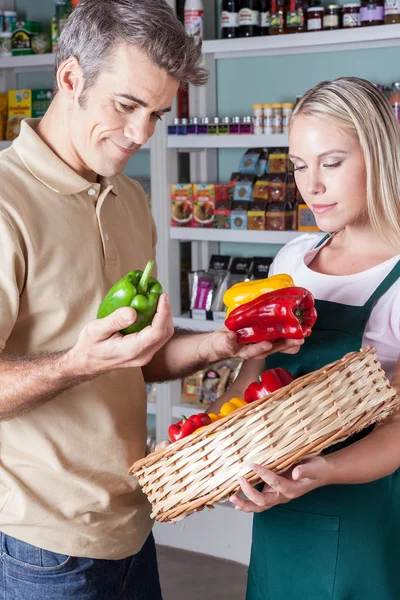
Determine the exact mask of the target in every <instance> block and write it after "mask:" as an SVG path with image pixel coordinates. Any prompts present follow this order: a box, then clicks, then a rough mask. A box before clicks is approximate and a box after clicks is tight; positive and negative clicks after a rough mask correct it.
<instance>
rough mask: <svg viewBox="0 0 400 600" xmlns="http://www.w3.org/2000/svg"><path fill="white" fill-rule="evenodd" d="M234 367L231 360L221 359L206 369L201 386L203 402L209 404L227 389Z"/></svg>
mask: <svg viewBox="0 0 400 600" xmlns="http://www.w3.org/2000/svg"><path fill="white" fill-rule="evenodd" d="M231 371H232V368H231V365H230V363H229V361H226V362H224V361H220V362H219V363H216V364H215V365H213V367H211V368H209V369H207V370H206V372H205V373H204V377H203V382H202V386H201V401H200V402H201V404H203V405H205V406H209V405H210V404H212V403H213V402H215V401H216V400H217V398H219V397H220V396H222V394H223V393H224V392H225V391H226V388H227V385H228V381H229V375H230V374H231Z"/></svg>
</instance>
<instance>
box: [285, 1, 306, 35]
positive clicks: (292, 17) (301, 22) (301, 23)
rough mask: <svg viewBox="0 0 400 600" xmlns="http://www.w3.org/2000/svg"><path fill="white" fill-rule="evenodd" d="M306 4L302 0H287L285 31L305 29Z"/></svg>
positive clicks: (292, 31)
mask: <svg viewBox="0 0 400 600" xmlns="http://www.w3.org/2000/svg"><path fill="white" fill-rule="evenodd" d="M305 15H306V6H305V1H304V0H289V5H288V7H287V12H286V33H302V32H303V31H306V19H305Z"/></svg>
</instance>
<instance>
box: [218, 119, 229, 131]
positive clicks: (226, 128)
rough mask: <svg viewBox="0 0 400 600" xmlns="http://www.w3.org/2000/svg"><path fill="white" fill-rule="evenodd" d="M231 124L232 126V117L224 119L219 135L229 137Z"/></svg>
mask: <svg viewBox="0 0 400 600" xmlns="http://www.w3.org/2000/svg"><path fill="white" fill-rule="evenodd" d="M230 124H231V119H230V117H222V120H221V123H220V125H219V130H218V133H219V135H228V133H229V125H230Z"/></svg>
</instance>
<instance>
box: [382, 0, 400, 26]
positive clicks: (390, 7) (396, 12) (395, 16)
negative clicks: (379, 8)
mask: <svg viewBox="0 0 400 600" xmlns="http://www.w3.org/2000/svg"><path fill="white" fill-rule="evenodd" d="M392 23H400V0H385V25H392Z"/></svg>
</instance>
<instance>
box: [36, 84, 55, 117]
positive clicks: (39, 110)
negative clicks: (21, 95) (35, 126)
mask: <svg viewBox="0 0 400 600" xmlns="http://www.w3.org/2000/svg"><path fill="white" fill-rule="evenodd" d="M52 94H53V92H52V90H50V89H42V90H32V118H33V119H39V118H41V117H43V116H44V114H45V113H46V111H47V109H48V108H49V106H50V104H51V99H52Z"/></svg>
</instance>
